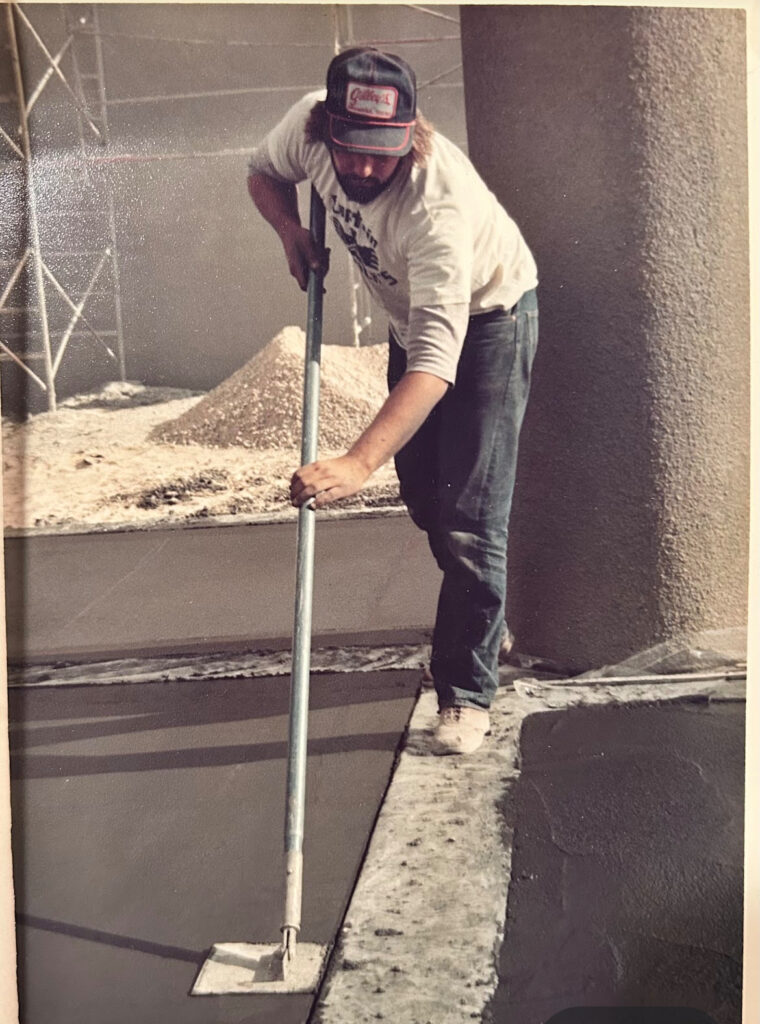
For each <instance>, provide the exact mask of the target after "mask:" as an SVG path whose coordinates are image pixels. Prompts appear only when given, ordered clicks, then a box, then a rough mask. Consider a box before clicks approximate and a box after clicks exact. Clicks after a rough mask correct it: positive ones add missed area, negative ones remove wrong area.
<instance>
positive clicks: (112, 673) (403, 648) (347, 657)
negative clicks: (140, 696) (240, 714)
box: [8, 644, 430, 689]
mask: <svg viewBox="0 0 760 1024" xmlns="http://www.w3.org/2000/svg"><path fill="white" fill-rule="evenodd" d="M429 652H430V648H429V646H426V645H424V644H395V645H385V646H377V647H360V646H357V647H324V648H316V649H314V650H313V651H312V654H311V673H312V675H317V674H322V673H332V672H335V673H343V672H378V671H388V670H400V669H422V667H423V666H424V665H425V664H426V663H427V660H428V656H429ZM291 662H292V657H291V651H290V649H287V650H282V651H249V652H245V653H242V654H238V655H230V654H227V655H209V654H199V655H185V656H170V657H157V658H118V659H110V660H108V661H95V662H89V663H84V664H81V663H77V664H65V663H63V664H62V663H46V664H42V665H28V666H9V676H8V686H9V688H10V689H21V688H24V687H33V688H35V689H37V688H40V687H60V686H113V685H119V684H122V685H123V684H130V683H178V682H179V683H181V682H192V681H196V680H213V679H225V680H227V679H252V678H253V679H262V678H268V677H272V678H274V677H278V676H285V675H289V674H290V669H291Z"/></svg>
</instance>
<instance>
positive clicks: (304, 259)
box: [248, 174, 330, 292]
mask: <svg viewBox="0 0 760 1024" xmlns="http://www.w3.org/2000/svg"><path fill="white" fill-rule="evenodd" d="M248 191H249V192H250V194H251V198H252V199H253V201H254V203H255V204H256V209H257V210H258V211H259V213H260V214H261V216H262V217H263V218H264V220H265V221H267V223H269V224H271V225H272V227H273V228H274V229H275V231H276V232H277V234H278V235H279V236H280V241H281V242H282V245H283V248H284V249H285V257H286V259H287V261H288V268H289V270H290V273H291V274H292V275H293V277H294V278H295V279H296V281H298V285H299V287H300V288H301V291H304V292H305V291H306V289H307V287H308V285H309V271H310V270H322V271H323V273H325V274H326V273H327V269H328V264H329V256H330V250H329V249H318V248H317V246H315V244H314V239H313V238H312V237H311V232H310V231H309V230H308V229H307V228H304V227H301V218H300V216H299V213H298V196H297V194H296V187H295V185H291V184H290V183H289V182H287V181H277V180H275V179H274V178H270V177H269V176H268V175H266V174H251V175H249V177H248Z"/></svg>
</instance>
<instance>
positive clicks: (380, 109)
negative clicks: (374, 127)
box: [346, 82, 398, 120]
mask: <svg viewBox="0 0 760 1024" xmlns="http://www.w3.org/2000/svg"><path fill="white" fill-rule="evenodd" d="M397 104H398V89H394V88H393V87H392V86H384V85H383V86H378V85H363V84H361V83H359V82H349V83H348V86H347V88H346V113H348V114H357V115H358V116H359V117H376V118H379V119H381V120H390V118H392V117H393V115H394V114H395V113H396V106H397Z"/></svg>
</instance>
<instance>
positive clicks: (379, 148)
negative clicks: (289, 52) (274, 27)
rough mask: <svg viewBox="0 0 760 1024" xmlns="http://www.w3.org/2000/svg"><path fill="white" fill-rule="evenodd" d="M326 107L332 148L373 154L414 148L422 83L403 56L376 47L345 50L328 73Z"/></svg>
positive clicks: (403, 152)
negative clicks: (416, 118)
mask: <svg viewBox="0 0 760 1024" xmlns="http://www.w3.org/2000/svg"><path fill="white" fill-rule="evenodd" d="M326 108H327V113H328V121H329V133H330V142H331V145H333V146H338V147H340V148H342V149H348V150H352V151H354V152H360V153H370V154H372V155H374V156H405V155H406V154H407V153H408V152H409V150H410V149H411V148H412V141H413V136H414V121H415V116H416V113H417V81H416V78H415V74H414V71H412V69H411V68H410V67H409V65H408V64H407V63H406V61H404V60H402V59H401V57H396V56H395V55H394V54H392V53H383V52H382V51H380V50H375V49H372V48H354V49H350V50H345V51H344V52H343V53H339V54H338V56H337V57H334V58H333V59H332V61H331V62H330V66H329V67H328V69H327V101H326Z"/></svg>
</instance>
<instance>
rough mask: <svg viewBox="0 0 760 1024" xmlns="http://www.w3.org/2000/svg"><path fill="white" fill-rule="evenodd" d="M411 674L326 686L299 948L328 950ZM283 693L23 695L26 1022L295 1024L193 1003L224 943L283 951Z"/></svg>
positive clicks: (191, 689) (152, 690) (232, 1007)
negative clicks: (309, 945)
mask: <svg viewBox="0 0 760 1024" xmlns="http://www.w3.org/2000/svg"><path fill="white" fill-rule="evenodd" d="M418 678H419V673H418V672H417V671H396V672H393V671H391V672H388V671H385V672H375V673H373V672H369V673H363V674H361V675H354V674H336V675H320V676H317V677H314V678H313V679H312V693H311V698H312V699H311V708H312V710H311V713H310V723H309V724H310V744H309V759H308V777H307V794H308V796H307V800H308V805H307V813H306V832H307V838H306V843H305V881H304V914H303V932H302V938H303V940H304V941H309V942H317V943H327V942H330V941H332V939H333V938H334V935H335V932H336V929H337V928H338V926H339V924H340V921H341V918H342V915H343V913H344V910H345V906H346V904H347V901H348V898H349V896H350V892H351V888H352V886H353V883H354V880H355V876H356V874H357V871H358V869H359V866H360V863H361V860H362V856H363V852H364V849H365V846H366V842H367V839H368V836H369V833H370V830H371V828H372V825H373V822H374V819H375V816H376V814H377V811H378V808H379V805H380V802H381V800H382V796H383V793H384V791H385V788H386V786H387V783H388V779H389V776H390V773H391V770H392V766H393V762H394V758H395V754H396V749H397V746H398V743H399V740H400V738H401V735H402V733H403V731H404V728H405V725H406V722H407V719H408V716H409V713H410V711H411V708H412V704H413V698H414V695H415V691H416V685H417V681H418ZM287 705H288V680H287V679H286V678H285V679H283V678H277V679H235V680H211V681H208V680H205V681H203V680H201V681H198V680H195V681H186V682H167V683H158V684H157V683H152V684H131V685H118V684H117V685H111V686H106V687H97V688H96V687H86V686H85V687H71V688H65V689H47V688H45V689H35V688H31V687H28V688H25V689H21V690H15V691H12V692H11V694H10V712H11V722H12V726H11V744H12V773H13V780H12V803H13V816H14V836H13V850H14V870H15V884H16V899H17V910H18V914H19V928H18V941H19V973H20V994H21V1006H22V1017H21V1020H22V1024H105V1022H108V1024H136V1022H139V1024H233V1022H234V1024H253V1022H256V1024H270V1022H271V1024H275V1022H276V1024H300V1022H303V1021H305V1020H306V1018H307V1016H308V1013H309V1010H310V1006H311V997H309V996H224V997H202V998H199V997H195V998H193V997H190V996H188V994H187V993H188V991H189V989H190V987H191V985H192V983H193V980H194V978H195V975H196V973H197V970H198V968H199V966H200V964H201V963H202V961H203V959H204V958H205V956H206V953H207V951H208V949H209V947H210V946H211V944H212V943H213V942H217V941H257V942H272V943H276V942H277V941H278V939H279V926H280V924H281V912H282V877H283V865H282V829H283V814H284V791H285V757H286V741H287Z"/></svg>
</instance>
